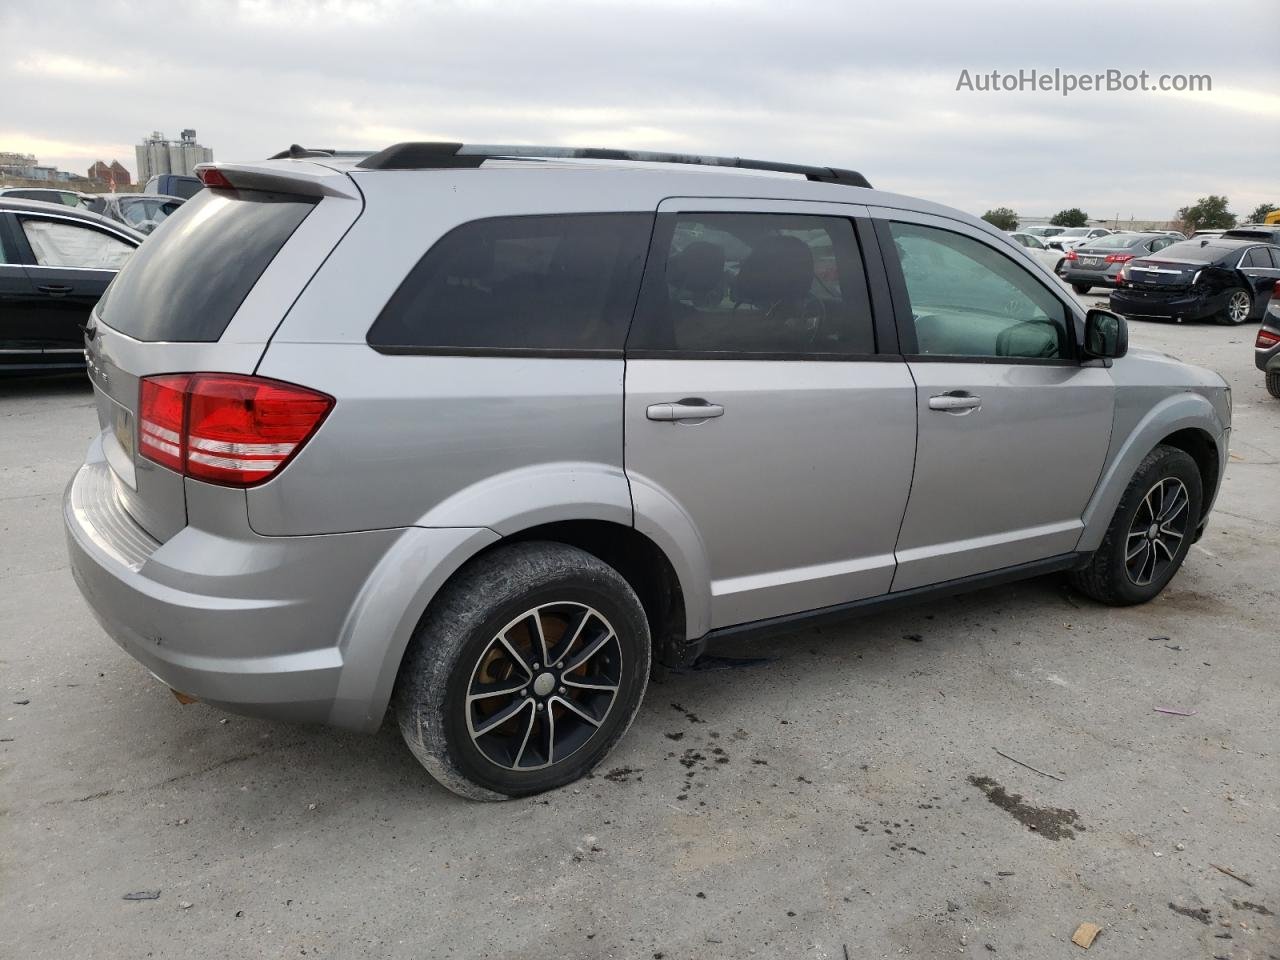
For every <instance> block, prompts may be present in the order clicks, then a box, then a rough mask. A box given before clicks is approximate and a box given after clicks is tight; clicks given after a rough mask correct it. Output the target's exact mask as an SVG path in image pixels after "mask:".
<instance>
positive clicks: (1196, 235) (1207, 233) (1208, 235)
mask: <svg viewBox="0 0 1280 960" xmlns="http://www.w3.org/2000/svg"><path fill="white" fill-rule="evenodd" d="M1224 233H1226V231H1225V230H1196V231H1193V232H1192V234H1191V236H1190V237H1188V238H1187V239H1188V240H1216V239H1217V238H1218V237H1220V236H1222V235H1223V234H1224Z"/></svg>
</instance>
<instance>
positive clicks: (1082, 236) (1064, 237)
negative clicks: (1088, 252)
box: [1045, 227, 1111, 250]
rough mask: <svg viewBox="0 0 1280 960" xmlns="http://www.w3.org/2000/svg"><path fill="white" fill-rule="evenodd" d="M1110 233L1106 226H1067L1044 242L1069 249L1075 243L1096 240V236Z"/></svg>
mask: <svg viewBox="0 0 1280 960" xmlns="http://www.w3.org/2000/svg"><path fill="white" fill-rule="evenodd" d="M1110 233H1111V231H1110V230H1108V229H1107V228H1106V227H1067V228H1066V229H1065V230H1063V231H1062V232H1061V233H1055V234H1054V235H1053V236H1052V237H1049V238H1048V239H1047V240H1045V243H1046V244H1048V245H1049V246H1050V247H1054V248H1056V249H1058V250H1069V249H1070V248H1071V247H1073V246H1076V245H1077V244H1081V243H1086V242H1088V241H1090V240H1096V239H1098V237H1105V236H1108V235H1109V234H1110Z"/></svg>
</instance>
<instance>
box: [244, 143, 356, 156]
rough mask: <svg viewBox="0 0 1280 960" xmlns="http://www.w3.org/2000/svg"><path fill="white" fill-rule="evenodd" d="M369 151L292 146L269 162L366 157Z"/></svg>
mask: <svg viewBox="0 0 1280 960" xmlns="http://www.w3.org/2000/svg"><path fill="white" fill-rule="evenodd" d="M368 154H369V151H368V150H335V149H334V148H333V147H303V146H300V145H299V144H296V143H294V144H290V145H289V149H288V150H281V151H280V152H279V153H273V154H272V155H271V156H269V157H267V159H268V160H305V159H306V158H308V157H364V156H368Z"/></svg>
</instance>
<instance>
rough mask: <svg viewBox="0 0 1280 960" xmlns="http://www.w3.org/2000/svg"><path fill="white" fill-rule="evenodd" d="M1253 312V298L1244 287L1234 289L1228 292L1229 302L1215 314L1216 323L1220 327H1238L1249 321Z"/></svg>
mask: <svg viewBox="0 0 1280 960" xmlns="http://www.w3.org/2000/svg"><path fill="white" fill-rule="evenodd" d="M1252 312H1253V298H1252V297H1250V296H1249V291H1248V290H1246V289H1244V288H1243V287H1232V288H1231V289H1230V290H1229V291H1227V300H1226V303H1225V305H1224V306H1223V308H1222V309H1221V310H1219V311H1218V312H1217V313H1216V314H1214V317H1213V319H1214V321H1215V322H1216V323H1218V324H1219V325H1220V326H1224V327H1237V326H1239V325H1240V324H1242V323H1244V322H1245V321H1246V320H1248V319H1249V314H1250V313H1252Z"/></svg>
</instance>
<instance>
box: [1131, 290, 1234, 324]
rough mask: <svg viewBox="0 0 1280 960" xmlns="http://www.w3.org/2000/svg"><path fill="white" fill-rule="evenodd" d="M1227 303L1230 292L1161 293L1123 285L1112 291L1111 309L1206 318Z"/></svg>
mask: <svg viewBox="0 0 1280 960" xmlns="http://www.w3.org/2000/svg"><path fill="white" fill-rule="evenodd" d="M1225 305H1226V294H1225V293H1218V294H1203V293H1187V292H1185V291H1184V292H1180V293H1159V292H1143V291H1137V290H1131V289H1130V288H1128V287H1123V288H1120V289H1118V290H1113V291H1112V292H1111V309H1112V310H1113V311H1115V312H1116V313H1119V314H1121V315H1122V316H1126V317H1161V318H1169V319H1173V318H1177V319H1185V320H1202V319H1204V318H1205V317H1211V316H1213V315H1214V314H1215V313H1217V312H1218V311H1220V310H1221V309H1223V307H1224V306H1225Z"/></svg>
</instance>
